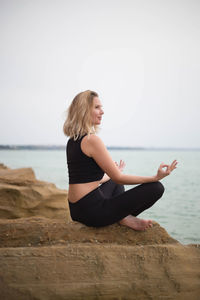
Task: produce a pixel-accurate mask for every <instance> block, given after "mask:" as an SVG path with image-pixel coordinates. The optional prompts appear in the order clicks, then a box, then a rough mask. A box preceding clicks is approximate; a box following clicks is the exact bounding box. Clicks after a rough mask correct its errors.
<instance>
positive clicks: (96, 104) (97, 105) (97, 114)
mask: <svg viewBox="0 0 200 300" xmlns="http://www.w3.org/2000/svg"><path fill="white" fill-rule="evenodd" d="M103 114H104V112H103V110H102V105H101V101H100V100H99V98H98V97H94V98H93V106H92V110H91V115H92V124H93V125H99V124H101V119H102V115H103Z"/></svg>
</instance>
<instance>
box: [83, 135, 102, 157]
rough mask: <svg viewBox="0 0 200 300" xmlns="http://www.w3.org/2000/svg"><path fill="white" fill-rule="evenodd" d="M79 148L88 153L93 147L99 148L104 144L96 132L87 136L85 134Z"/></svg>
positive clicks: (93, 149)
mask: <svg viewBox="0 0 200 300" xmlns="http://www.w3.org/2000/svg"><path fill="white" fill-rule="evenodd" d="M81 144H82V145H81V148H83V150H84V149H85V151H87V153H88V154H89V155H90V154H91V153H92V152H93V151H95V149H98V148H100V147H101V146H102V145H104V143H103V141H102V140H101V138H100V137H99V136H97V135H96V134H90V135H89V136H85V137H84V138H83V140H82V143H81Z"/></svg>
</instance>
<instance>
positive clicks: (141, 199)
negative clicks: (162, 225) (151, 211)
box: [69, 179, 164, 227]
mask: <svg viewBox="0 0 200 300" xmlns="http://www.w3.org/2000/svg"><path fill="white" fill-rule="evenodd" d="M163 193H164V186H163V185H162V183H161V182H159V181H157V182H150V183H143V184H140V185H138V186H136V187H134V188H132V189H130V190H128V191H125V190H124V186H123V185H120V184H116V183H115V182H113V181H112V180H111V179H110V180H109V181H107V182H105V183H103V184H102V185H101V186H99V187H98V188H96V189H94V190H93V191H91V192H90V193H88V194H87V195H85V196H84V197H83V198H81V199H80V200H78V201H77V202H75V203H71V202H69V208H70V213H71V217H72V220H74V221H78V222H80V223H83V224H85V225H87V226H93V227H102V226H107V225H111V224H114V223H116V222H118V221H120V220H121V219H123V218H125V217H126V216H128V215H133V216H137V215H139V214H140V213H141V212H143V211H144V210H145V209H147V208H149V207H151V206H152V205H153V204H154V203H155V202H156V201H157V200H158V199H159V198H161V197H162V195H163Z"/></svg>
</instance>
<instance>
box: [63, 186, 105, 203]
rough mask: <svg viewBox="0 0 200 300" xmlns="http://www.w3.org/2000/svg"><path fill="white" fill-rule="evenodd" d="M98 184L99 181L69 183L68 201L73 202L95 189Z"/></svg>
mask: <svg viewBox="0 0 200 300" xmlns="http://www.w3.org/2000/svg"><path fill="white" fill-rule="evenodd" d="M99 184H100V181H99V180H98V181H93V182H87V183H75V184H69V190H68V201H69V202H72V203H75V202H77V201H78V200H80V199H81V198H82V197H84V196H85V195H87V194H88V193H90V192H91V191H93V190H94V189H96V188H97V187H98V186H99Z"/></svg>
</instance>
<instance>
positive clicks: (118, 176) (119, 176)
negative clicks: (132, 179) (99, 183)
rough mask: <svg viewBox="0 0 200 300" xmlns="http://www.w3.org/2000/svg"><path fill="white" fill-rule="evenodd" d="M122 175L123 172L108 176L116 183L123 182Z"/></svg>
mask: <svg viewBox="0 0 200 300" xmlns="http://www.w3.org/2000/svg"><path fill="white" fill-rule="evenodd" d="M122 177H123V174H115V175H114V176H112V177H111V176H110V178H111V179H112V181H114V182H115V183H117V184H124V182H123V179H122Z"/></svg>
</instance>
